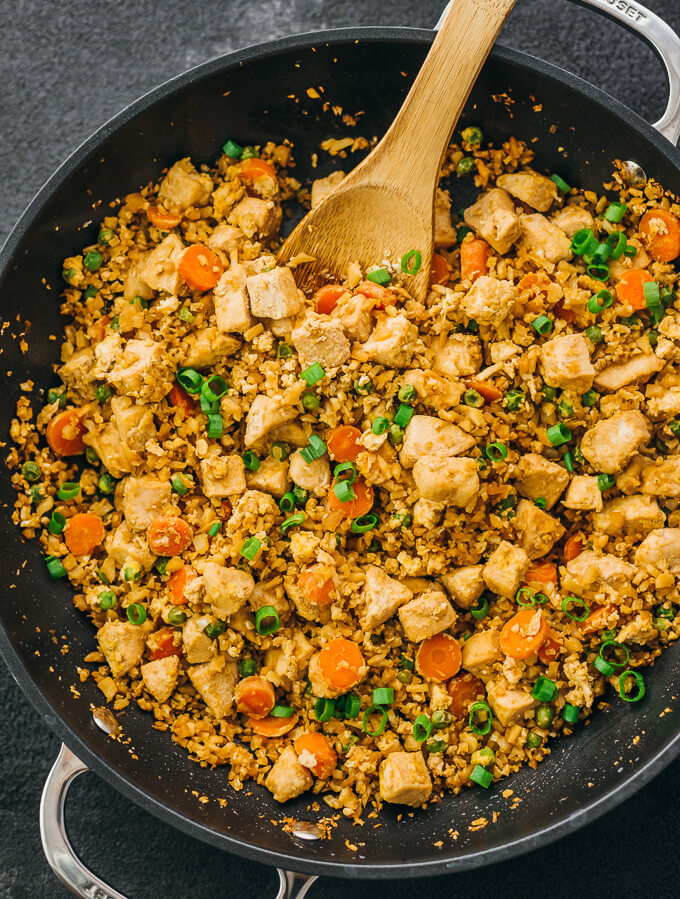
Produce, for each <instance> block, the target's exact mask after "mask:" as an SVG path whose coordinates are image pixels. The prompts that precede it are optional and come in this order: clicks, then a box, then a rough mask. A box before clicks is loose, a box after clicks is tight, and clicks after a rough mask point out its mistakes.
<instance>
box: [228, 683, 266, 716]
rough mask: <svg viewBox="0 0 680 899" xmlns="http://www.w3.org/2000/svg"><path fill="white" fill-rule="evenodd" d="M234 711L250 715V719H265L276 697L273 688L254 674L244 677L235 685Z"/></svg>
mask: <svg viewBox="0 0 680 899" xmlns="http://www.w3.org/2000/svg"><path fill="white" fill-rule="evenodd" d="M234 697H235V699H236V710H237V711H238V712H244V713H245V714H246V715H250V717H251V718H258V719H262V718H266V717H267V715H268V714H269V713H270V712H271V710H272V709H273V708H274V703H275V702H276V696H275V695H274V687H273V686H272V685H271V684H270V683H269V681H268V680H267V679H266V678H264V677H260V675H258V674H254V675H253V676H252V677H244V678H243V680H241V681H239V682H238V683H237V684H236V689H235V691H234Z"/></svg>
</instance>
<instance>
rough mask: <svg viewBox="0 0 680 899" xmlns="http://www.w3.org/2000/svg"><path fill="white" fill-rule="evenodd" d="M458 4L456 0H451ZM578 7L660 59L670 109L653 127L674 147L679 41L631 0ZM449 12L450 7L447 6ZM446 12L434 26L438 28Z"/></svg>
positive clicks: (584, 2) (679, 129)
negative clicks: (627, 33)
mask: <svg viewBox="0 0 680 899" xmlns="http://www.w3.org/2000/svg"><path fill="white" fill-rule="evenodd" d="M452 2H455V0H452ZM571 2H572V3H577V4H578V5H579V6H583V7H586V8H588V9H594V10H595V11H596V12H599V13H602V14H603V15H605V16H609V17H610V18H612V19H616V21H617V22H620V23H621V25H624V26H625V27H626V28H628V30H629V31H632V32H633V33H634V34H636V35H637V36H638V37H641V38H642V40H644V41H645V42H646V43H647V44H649V46H650V47H651V48H652V50H654V51H655V52H656V53H657V55H658V56H659V57H660V59H661V61H662V62H663V64H664V66H665V67H666V73H667V75H668V85H669V94H668V105H667V107H666V111H665V112H664V114H663V115H662V116H661V118H660V119H659V121H658V122H654V127H655V128H656V129H657V130H658V131H660V132H661V134H663V136H664V137H666V138H668V140H669V141H670V142H671V143H672V144H673V145H674V146H675V145H677V143H678V138H680V37H679V36H678V35H677V34H676V33H675V31H673V29H672V28H671V27H670V25H668V24H667V23H666V22H664V20H663V19H662V18H661V17H660V16H657V15H656V13H653V12H652V11H651V10H650V9H647V7H645V6H643V5H642V4H641V3H637V2H634V3H633V2H629V0H571ZM447 9H448V6H447ZM445 15H446V10H444V12H443V13H442V16H441V18H440V20H439V22H437V24H436V25H435V29H437V28H439V26H440V25H441V23H442V21H443V19H444V16H445Z"/></svg>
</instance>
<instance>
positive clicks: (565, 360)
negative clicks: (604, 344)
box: [541, 334, 595, 393]
mask: <svg viewBox="0 0 680 899" xmlns="http://www.w3.org/2000/svg"><path fill="white" fill-rule="evenodd" d="M541 371H542V374H543V380H544V381H545V383H546V384H549V385H550V386H551V387H561V388H562V389H563V390H573V391H575V392H576V393H585V392H586V391H587V390H590V388H591V387H592V386H593V378H594V377H595V369H594V368H593V365H592V363H591V361H590V351H589V349H588V343H587V341H586V338H585V337H584V336H583V334H565V335H564V336H563V337H555V338H553V339H552V340H548V341H547V342H546V343H544V344H543V346H542V347H541Z"/></svg>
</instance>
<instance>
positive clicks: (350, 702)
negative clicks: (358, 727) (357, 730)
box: [337, 691, 394, 720]
mask: <svg viewBox="0 0 680 899" xmlns="http://www.w3.org/2000/svg"><path fill="white" fill-rule="evenodd" d="M393 692H394V691H393ZM337 702H338V703H340V710H341V713H342V717H343V718H344V719H345V720H351V719H353V718H356V716H357V715H358V714H359V712H360V711H361V699H359V697H358V696H357V694H356V693H345V695H344V696H341V697H340V699H339V700H337Z"/></svg>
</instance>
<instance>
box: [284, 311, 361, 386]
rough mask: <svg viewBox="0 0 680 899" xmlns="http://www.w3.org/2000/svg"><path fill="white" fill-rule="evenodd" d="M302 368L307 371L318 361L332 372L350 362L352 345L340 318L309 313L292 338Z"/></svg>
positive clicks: (292, 334)
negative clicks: (332, 369) (308, 367)
mask: <svg viewBox="0 0 680 899" xmlns="http://www.w3.org/2000/svg"><path fill="white" fill-rule="evenodd" d="M290 339H291V343H292V344H293V346H294V347H295V349H296V350H297V354H298V357H299V359H300V365H301V366H302V367H303V368H306V367H307V366H309V365H313V364H314V363H315V362H318V363H319V364H320V365H321V366H323V368H324V370H325V371H326V372H328V370H329V369H331V368H339V367H340V366H341V365H344V363H345V362H347V360H348V359H349V355H350V345H349V340H348V339H347V338H346V337H345V332H344V331H343V329H342V324H341V323H340V321H339V320H338V319H331V318H328V316H327V315H317V314H316V312H308V313H307V315H306V316H305V318H304V319H303V321H302V322H301V323H300V324H299V325H298V326H297V327H296V328H295V329H294V330H293V332H292V333H291V335H290Z"/></svg>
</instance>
